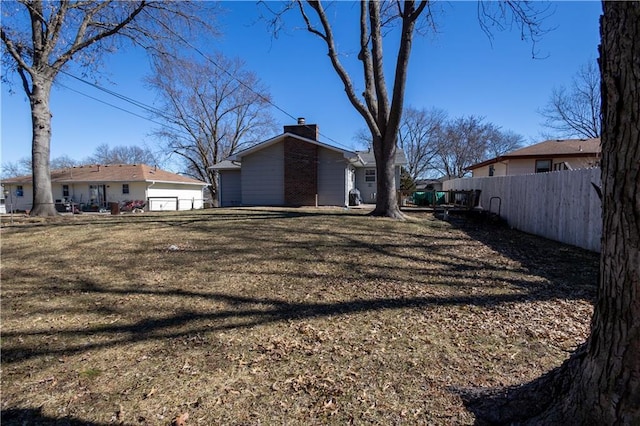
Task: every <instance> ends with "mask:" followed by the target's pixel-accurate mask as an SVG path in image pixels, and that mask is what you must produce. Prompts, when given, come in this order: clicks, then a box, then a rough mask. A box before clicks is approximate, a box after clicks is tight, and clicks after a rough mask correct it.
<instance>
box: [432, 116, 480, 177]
mask: <svg viewBox="0 0 640 426" xmlns="http://www.w3.org/2000/svg"><path fill="white" fill-rule="evenodd" d="M483 121H484V118H483V117H478V116H474V115H471V116H468V117H460V118H456V119H453V120H450V121H449V122H448V123H446V124H445V126H444V128H443V130H442V131H441V132H439V137H438V141H437V158H436V159H434V162H433V165H434V168H435V169H436V170H437V171H438V172H439V173H441V174H442V175H444V176H447V177H451V178H459V177H463V176H464V175H465V174H467V171H466V168H467V167H469V166H470V165H472V164H474V163H477V162H479V161H482V160H483V159H484V158H485V156H486V151H487V140H488V139H489V133H490V131H491V130H492V127H491V125H488V124H486V123H483Z"/></svg>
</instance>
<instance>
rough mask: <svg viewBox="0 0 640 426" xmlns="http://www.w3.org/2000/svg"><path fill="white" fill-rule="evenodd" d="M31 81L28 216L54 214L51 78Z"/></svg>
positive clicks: (38, 78) (35, 78)
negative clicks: (29, 203) (30, 196)
mask: <svg viewBox="0 0 640 426" xmlns="http://www.w3.org/2000/svg"><path fill="white" fill-rule="evenodd" d="M32 78H33V84H32V88H31V93H30V94H29V102H30V104H31V125H32V135H33V136H32V137H33V139H32V143H31V158H32V162H33V163H32V164H33V167H32V170H33V172H32V176H33V208H32V210H31V216H56V215H57V212H56V209H55V205H54V204H53V193H52V191H51V170H50V152H51V112H50V111H51V110H50V108H49V99H50V94H51V85H52V79H50V78H48V76H46V75H45V76H40V75H38V76H32Z"/></svg>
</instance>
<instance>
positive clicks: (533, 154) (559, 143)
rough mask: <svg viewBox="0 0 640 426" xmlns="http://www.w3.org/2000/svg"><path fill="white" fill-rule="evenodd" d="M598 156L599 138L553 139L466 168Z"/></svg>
mask: <svg viewBox="0 0 640 426" xmlns="http://www.w3.org/2000/svg"><path fill="white" fill-rule="evenodd" d="M599 155H600V138H592V139H554V140H547V141H544V142H540V143H537V144H534V145H530V146H525V147H524V148H520V149H516V150H515V151H511V152H509V153H507V154H503V155H501V156H499V157H495V158H492V159H490V160H486V161H483V162H481V163H477V164H474V165H472V166H469V167H467V169H466V170H473V169H477V168H479V167H483V166H486V165H488V164H493V163H497V162H498V161H503V160H509V159H522V158H549V157H553V158H569V157H597V156H599Z"/></svg>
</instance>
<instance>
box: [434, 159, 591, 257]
mask: <svg viewBox="0 0 640 426" xmlns="http://www.w3.org/2000/svg"><path fill="white" fill-rule="evenodd" d="M592 183H593V184H596V185H598V186H599V185H600V169H599V168H593V169H581V170H565V171H558V172H549V173H536V174H529V175H519V176H499V177H482V178H466V179H454V180H450V181H446V182H444V189H445V190H449V189H455V190H476V189H479V190H481V191H482V192H481V193H480V205H481V206H482V207H483V208H484V209H485V210H491V212H493V213H497V212H498V208H499V210H500V216H501V217H502V218H503V219H505V220H506V221H507V222H508V223H509V225H510V226H511V227H513V228H516V229H519V230H521V231H525V232H529V233H531V234H535V235H540V236H542V237H545V238H549V239H551V240H555V241H561V242H563V243H567V244H571V245H574V246H578V247H582V248H585V249H587V250H592V251H600V236H601V234H602V206H601V202H600V199H599V198H598V195H597V193H596V191H595V189H594V188H593V185H592ZM492 197H499V200H498V199H497V198H494V199H493V200H491V198H492Z"/></svg>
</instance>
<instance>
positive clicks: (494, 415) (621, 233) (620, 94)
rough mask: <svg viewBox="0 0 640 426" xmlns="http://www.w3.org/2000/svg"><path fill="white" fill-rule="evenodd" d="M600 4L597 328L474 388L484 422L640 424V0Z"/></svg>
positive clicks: (474, 403) (470, 402) (474, 404)
mask: <svg viewBox="0 0 640 426" xmlns="http://www.w3.org/2000/svg"><path fill="white" fill-rule="evenodd" d="M603 8H604V15H603V17H602V20H601V28H600V31H601V36H602V43H601V46H600V71H601V74H602V83H601V90H602V112H603V117H602V184H603V198H602V202H603V227H602V228H603V229H602V244H601V255H600V276H599V284H598V297H597V300H596V304H595V309H594V315H593V318H592V321H591V335H590V336H589V339H588V340H587V342H586V343H585V345H583V346H582V347H580V348H579V349H578V350H577V351H576V352H575V353H574V354H573V355H572V356H571V358H570V359H569V360H567V361H566V362H565V363H564V364H563V365H562V366H560V367H559V368H557V369H555V370H553V371H551V372H550V373H548V374H547V375H545V376H543V377H541V378H540V379H538V380H536V381H534V382H532V383H528V384H526V385H523V386H521V387H516V388H511V389H507V390H504V391H498V392H496V391H492V392H490V393H489V394H488V395H487V394H484V395H480V396H478V395H471V397H470V398H469V396H468V395H467V406H468V407H469V409H470V410H472V411H474V412H475V413H476V416H477V417H478V419H479V422H482V421H487V422H489V423H491V424H512V423H516V424H531V425H557V424H567V425H569V424H570V425H640V85H639V84H638V79H639V78H640V2H603Z"/></svg>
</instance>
